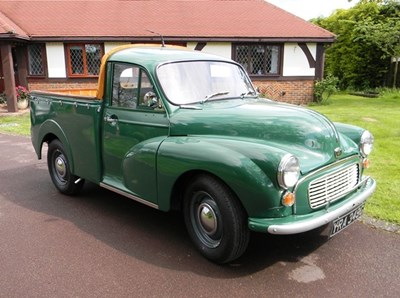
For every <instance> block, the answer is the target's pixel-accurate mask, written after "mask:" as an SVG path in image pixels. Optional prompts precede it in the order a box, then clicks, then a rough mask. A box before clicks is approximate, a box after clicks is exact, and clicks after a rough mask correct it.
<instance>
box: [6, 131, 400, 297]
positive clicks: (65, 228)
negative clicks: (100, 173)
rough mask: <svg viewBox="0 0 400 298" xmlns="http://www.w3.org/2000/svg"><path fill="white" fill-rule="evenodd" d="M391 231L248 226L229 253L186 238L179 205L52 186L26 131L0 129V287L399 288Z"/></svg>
mask: <svg viewBox="0 0 400 298" xmlns="http://www.w3.org/2000/svg"><path fill="white" fill-rule="evenodd" d="M399 256H400V234H396V233H390V232H387V231H383V230H380V229H375V228H373V227H371V226H369V225H366V224H363V223H361V222H356V223H354V224H353V225H351V226H350V227H349V228H347V229H346V230H344V231H343V232H342V233H340V234H338V235H337V236H335V237H334V238H332V239H331V240H329V241H328V240H327V239H326V238H325V237H323V236H321V235H319V234H317V233H315V232H311V233H305V234H300V235H296V236H285V237H282V236H271V235H264V234H253V235H252V238H251V242H250V246H249V249H248V250H247V252H246V254H245V255H244V256H243V257H242V258H240V259H239V260H238V261H236V262H234V263H232V264H229V265H226V266H219V265H215V264H213V263H211V262H209V261H207V260H205V259H204V258H202V257H201V256H200V255H199V254H198V253H197V252H196V251H195V250H194V248H193V246H192V244H191V242H190V240H189V237H188V235H187V234H186V231H185V228H184V224H183V221H182V218H181V216H180V214H177V213H162V212H160V211H157V210H154V209H151V208H149V207H146V206H144V205H141V204H139V203H136V202H133V201H130V200H129V199H126V198H124V197H121V196H118V195H116V194H113V193H111V192H109V191H107V190H104V189H101V188H99V187H98V186H96V185H93V184H90V183H87V184H85V187H84V189H83V192H82V193H81V194H80V195H79V196H76V197H67V196H64V195H61V194H59V193H58V192H57V191H56V190H55V188H54V187H53V185H52V183H51V180H50V177H49V175H48V173H47V166H46V162H45V160H41V161H38V160H37V159H36V156H35V153H34V151H33V149H32V146H31V144H30V139H29V138H25V137H16V136H8V135H3V134H0V297H400V286H399V285H400V257H399Z"/></svg>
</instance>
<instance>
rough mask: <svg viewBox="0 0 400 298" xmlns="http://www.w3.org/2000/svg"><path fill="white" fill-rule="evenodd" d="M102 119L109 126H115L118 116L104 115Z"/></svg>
mask: <svg viewBox="0 0 400 298" xmlns="http://www.w3.org/2000/svg"><path fill="white" fill-rule="evenodd" d="M104 121H105V122H107V123H109V124H110V125H111V126H115V125H117V123H118V117H117V115H114V114H113V115H105V116H104Z"/></svg>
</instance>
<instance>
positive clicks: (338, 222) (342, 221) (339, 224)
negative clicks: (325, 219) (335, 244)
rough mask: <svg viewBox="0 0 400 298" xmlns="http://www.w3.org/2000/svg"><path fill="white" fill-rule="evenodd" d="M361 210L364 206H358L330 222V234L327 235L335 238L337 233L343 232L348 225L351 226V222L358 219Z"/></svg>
mask: <svg viewBox="0 0 400 298" xmlns="http://www.w3.org/2000/svg"><path fill="white" fill-rule="evenodd" d="M363 209H364V204H362V205H360V206H358V207H357V208H355V209H353V210H352V211H350V212H349V213H347V214H345V215H343V216H341V217H339V218H338V219H335V220H334V221H333V222H332V226H331V232H330V234H329V237H333V236H335V235H336V234H337V233H339V232H341V231H343V230H344V229H345V228H347V227H348V226H349V225H351V224H352V223H353V222H355V221H356V220H357V219H359V218H360V217H361V215H362V212H363Z"/></svg>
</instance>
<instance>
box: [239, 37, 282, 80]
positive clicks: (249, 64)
mask: <svg viewBox="0 0 400 298" xmlns="http://www.w3.org/2000/svg"><path fill="white" fill-rule="evenodd" d="M279 53H280V46H276V45H265V44H256V45H238V46H236V61H237V62H238V63H240V64H241V65H242V66H243V67H244V68H245V69H246V70H247V72H248V73H249V74H251V75H271V74H279V69H280V68H279V63H280V58H279Z"/></svg>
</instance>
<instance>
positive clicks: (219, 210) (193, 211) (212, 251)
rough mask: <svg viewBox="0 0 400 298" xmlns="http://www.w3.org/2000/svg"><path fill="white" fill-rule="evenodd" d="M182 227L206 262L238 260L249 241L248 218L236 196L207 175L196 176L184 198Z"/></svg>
mask: <svg viewBox="0 0 400 298" xmlns="http://www.w3.org/2000/svg"><path fill="white" fill-rule="evenodd" d="M183 209H184V217H185V224H186V228H187V230H188V233H189V235H190V238H191V239H192V241H193V243H194V244H195V246H196V248H197V249H198V250H199V251H200V253H201V254H202V255H204V256H205V257H206V258H207V259H209V260H211V261H213V262H216V263H221V264H223V263H228V262H231V261H233V260H235V259H237V258H239V257H240V256H241V255H242V254H243V253H244V252H245V250H246V248H247V245H248V243H249V238H250V230H249V229H248V227H247V214H246V212H245V210H244V208H243V207H242V205H241V204H240V202H239V200H238V199H237V197H236V196H235V194H234V193H233V192H232V191H231V190H230V189H229V188H228V187H227V186H226V185H225V184H223V183H222V182H220V181H219V180H217V179H216V178H214V177H211V176H209V175H200V176H197V177H196V178H195V179H194V180H193V181H192V182H191V183H190V184H189V186H188V187H187V189H186V191H185V194H184V202H183Z"/></svg>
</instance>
